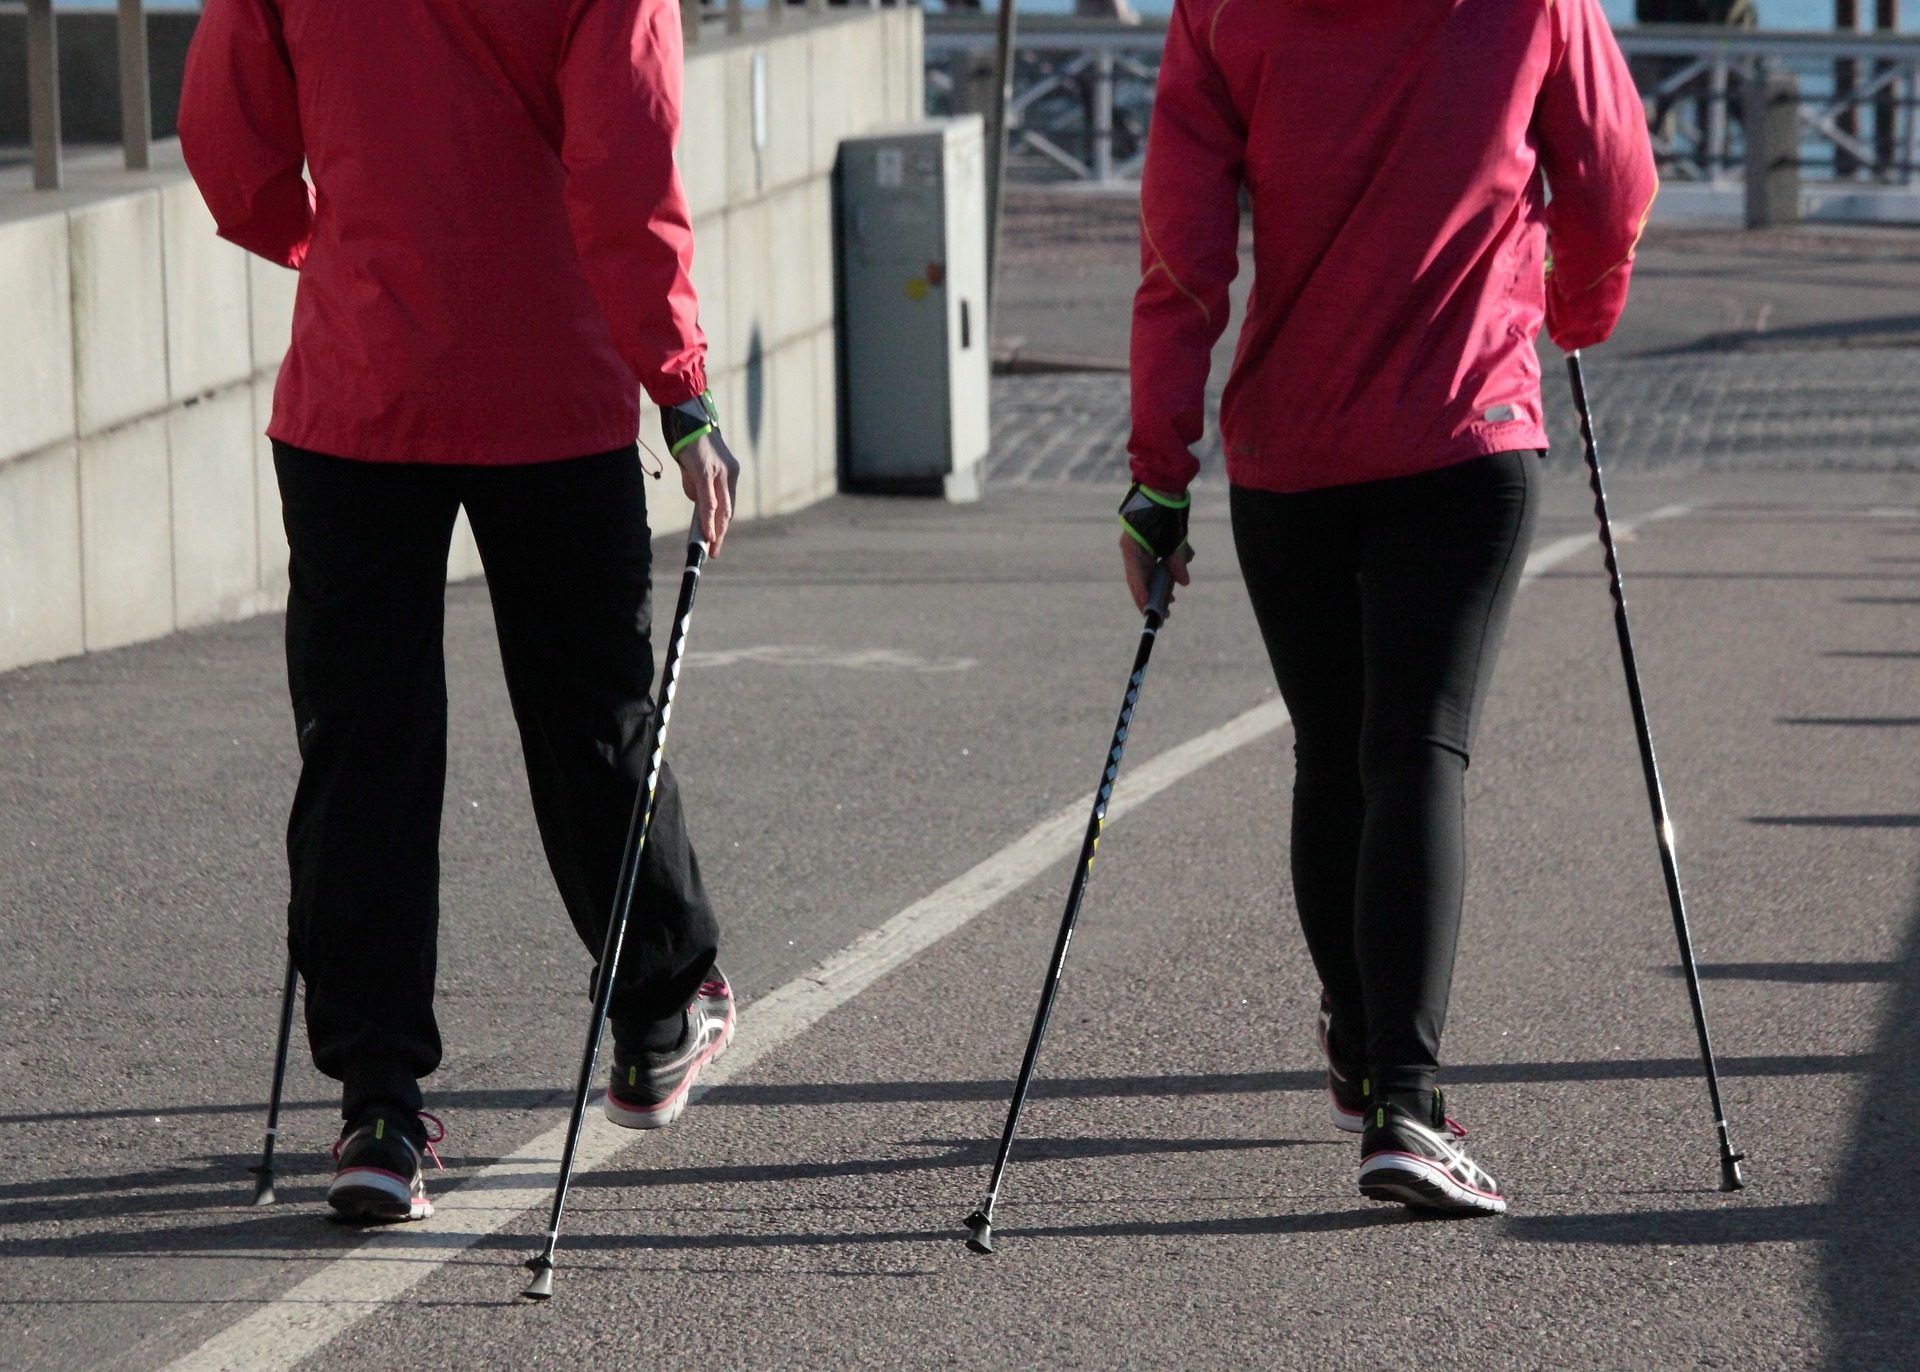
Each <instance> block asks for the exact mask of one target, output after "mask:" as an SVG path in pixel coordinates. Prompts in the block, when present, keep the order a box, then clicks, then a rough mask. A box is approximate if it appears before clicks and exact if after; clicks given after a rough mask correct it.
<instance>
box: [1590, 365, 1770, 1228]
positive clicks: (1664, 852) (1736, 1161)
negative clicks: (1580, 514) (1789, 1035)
mask: <svg viewBox="0 0 1920 1372" xmlns="http://www.w3.org/2000/svg"><path fill="white" fill-rule="evenodd" d="M1567 377H1568V379H1569V380H1570V381H1572V383H1573V405H1574V408H1575V409H1576V410H1578V411H1579V412H1580V436H1581V437H1582V438H1583V439H1584V440H1585V441H1586V448H1587V476H1588V481H1589V483H1590V484H1591V485H1592V487H1593V512H1594V514H1595V515H1596V516H1598V518H1599V520H1600V546H1601V548H1602V549H1603V550H1604V551H1605V553H1606V560H1607V578H1608V583H1609V586H1610V588H1611V589H1612V591H1613V627H1614V631H1615V633H1616V634H1618V636H1619V638H1620V665H1621V666H1622V667H1624V668H1625V669H1626V677H1627V701H1628V703H1629V704H1631V705H1632V707H1633V727H1634V731H1635V732H1636V733H1638V734H1639V736H1640V767H1641V770H1642V771H1644V772H1645V773H1646V778H1647V803H1648V804H1649V805H1650V806H1651V807H1652V809H1653V831H1654V835H1655V837H1656V838H1657V839H1658V840H1659V843H1660V872H1661V875H1662V876H1664V877H1665V878H1666V881H1667V903H1668V904H1669V905H1670V906H1672V907H1673V932H1674V935H1675V937H1677V938H1678V939H1679V941H1680V964H1681V966H1682V967H1683V968H1685V970H1686V974H1687V998H1688V999H1689V1000H1690V1001H1692V1002H1693V1027H1694V1028H1695V1029H1696V1030H1697V1031H1698V1032H1699V1035H1700V1061H1701V1063H1702V1064H1703V1065H1704V1066H1705V1067H1706V1069H1707V1095H1708V1096H1709V1097H1710V1098H1711V1099H1712V1101H1713V1123H1714V1128H1715V1129H1717V1130H1718V1131H1719V1135H1720V1189H1721V1190H1722V1191H1738V1190H1740V1188H1742V1187H1743V1186H1745V1185H1746V1184H1747V1183H1746V1179H1745V1178H1744V1177H1742V1176H1741V1175H1740V1163H1741V1161H1742V1160H1743V1159H1744V1158H1745V1157H1746V1154H1745V1153H1736V1152H1734V1151H1733V1140H1732V1138H1731V1136H1730V1135H1729V1134H1728V1132H1727V1112H1726V1109H1725V1107H1724V1106H1722V1105H1721V1104H1720V1073H1719V1071H1718V1069H1717V1068H1716V1067H1715V1066H1714V1061H1713V1039H1712V1037H1711V1036H1709V1035H1708V1033H1707V1003H1706V1001H1705V999H1703V998H1702V996H1701V994H1700V969H1699V967H1698V966H1697V965H1696V964H1695V963H1694V960H1693V935H1692V934H1691V933H1690V932H1689V931H1688V928H1687V901H1686V897H1685V896H1684V895H1682V894H1681V892H1680V867H1679V864H1678V863H1677V862H1676V861H1675V859H1674V855H1673V821H1672V820H1671V819H1669V818H1668V817H1667V797H1666V793H1665V792H1664V791H1663V790H1662V789H1661V786H1660V765H1659V763H1658V762H1656V761H1655V760H1654V756H1653V730H1652V728H1651V727H1650V726H1649V725H1648V723H1647V704H1646V701H1645V700H1644V699H1642V698H1641V695H1640V669H1639V668H1638V667H1637V666H1636V665H1635V663H1634V656H1633V631H1632V630H1631V629H1630V628H1629V627H1628V626H1627V594H1626V590H1625V588H1624V587H1623V586H1622V585H1621V583H1620V559H1619V557H1618V555H1617V554H1616V552H1615V550H1614V546H1613V526H1612V524H1611V523H1610V522H1609V521H1608V519H1607V492H1606V488H1605V486H1604V485H1603V484H1602V483H1601V480H1600V449H1599V445H1598V444H1597V443H1596V442H1595V440H1594V436H1593V411H1592V410H1591V409H1590V408H1589V407H1588V405H1587V382H1586V377H1585V376H1584V375H1583V374H1582V372H1581V370H1580V353H1579V350H1578V349H1575V350H1574V351H1573V352H1570V353H1568V354H1567Z"/></svg>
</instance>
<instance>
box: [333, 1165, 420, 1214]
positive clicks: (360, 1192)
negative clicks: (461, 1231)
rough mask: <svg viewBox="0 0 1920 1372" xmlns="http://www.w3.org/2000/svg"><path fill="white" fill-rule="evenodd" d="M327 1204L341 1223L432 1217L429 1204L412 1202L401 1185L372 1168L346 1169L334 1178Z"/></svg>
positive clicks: (409, 1189) (388, 1174) (409, 1190)
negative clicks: (341, 1220) (342, 1220)
mask: <svg viewBox="0 0 1920 1372" xmlns="http://www.w3.org/2000/svg"><path fill="white" fill-rule="evenodd" d="M327 1204H328V1205H331V1206H332V1207H333V1208H334V1210H335V1212H336V1213H337V1214H338V1216H339V1217H340V1218H341V1219H344V1220H352V1221H355V1222H356V1223H360V1224H400V1223H403V1222H405V1221H407V1220H424V1219H426V1218H427V1217H428V1216H429V1215H431V1214H432V1213H433V1202H432V1201H430V1200H428V1199H427V1198H426V1197H425V1196H421V1197H419V1198H417V1199H416V1198H415V1196H414V1194H413V1188H412V1187H410V1186H408V1185H407V1183H406V1182H405V1181H403V1180H401V1179H400V1178H399V1177H397V1176H395V1175H394V1174H393V1173H391V1172H387V1171H383V1170H381V1169H380V1168H376V1167H350V1168H348V1169H347V1170H346V1171H344V1172H342V1173H340V1174H339V1175H338V1176H336V1177H335V1178H334V1179H333V1185H332V1186H330V1187H328V1188H327Z"/></svg>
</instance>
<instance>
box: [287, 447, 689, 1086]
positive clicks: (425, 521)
mask: <svg viewBox="0 0 1920 1372" xmlns="http://www.w3.org/2000/svg"><path fill="white" fill-rule="evenodd" d="M273 457H274V469H275V471H276V472H277V474H278V476H279V482H280V497H281V503H282V507H283V509H284V512H285V519H286V529H287V542H288V544H289V545H290V548H291V551H292V562H291V578H292V587H291V591H290V593H289V596H288V600H287V679H288V683H289V686H290V687H291V691H292V696H293V714H294V721H295V727H296V729H297V731H298V739H299V747H300V785H299V789H298V791H297V792H296V794H295V796H294V802H293V812H292V816H291V818H290V819H289V820H288V823H287V856H288V860H289V865H290V867H291V874H292V899H291V902H290V905H289V911H288V913H289V919H288V948H289V951H290V952H291V954H292V957H293V961H294V964H295V966H297V967H298V968H299V971H300V975H301V978H302V979H303V980H304V981H305V982H306V986H307V1032H308V1036H309V1039H310V1041H311V1044H312V1048H313V1060H314V1063H315V1065H316V1066H318V1067H319V1069H320V1070H321V1071H322V1072H324V1073H326V1074H327V1075H328V1076H330V1077H334V1078H336V1079H337V1080H339V1081H341V1082H342V1083H344V1087H345V1091H344V1095H345V1100H344V1112H345V1114H346V1116H347V1118H348V1119H352V1118H354V1117H355V1116H356V1115H358V1114H359V1113H360V1112H361V1111H362V1110H364V1109H365V1108H366V1107H367V1106H368V1105H371V1104H376V1103H378V1104H387V1105H393V1106H397V1107H399V1108H401V1109H408V1110H413V1109H418V1108H419V1106H420V1099H421V1098H420V1087H419V1082H418V1079H419V1078H420V1077H424V1076H426V1075H427V1074H428V1073H430V1072H431V1071H433V1069H434V1068H435V1067H436V1066H437V1065H438V1064H439V1061H440V1031H439V1027H438V1025H437V1024H436V1022H435V1020H434V1014H433V982H434V967H435V962H436V952H437V937H438V925H439V875H440V855H439V844H440V810H441V801H442V796H443V792H444V790H445V773H446V755H447V688H446V670H445V659H444V655H443V651H442V631H443V628H444V622H445V601H446V566H447V551H448V547H449V545H450V543H451V540H452V534H453V525H454V517H455V515H456V514H457V512H458V511H459V509H460V507H461V506H463V505H464V506H465V507H466V510H467V518H468V521H469V522H470V523H471V525H472V527H473V533H474V539H475V541H476V542H477V543H478V544H479V548H480V555H481V559H482V561H483V562H484V564H485V567H486V573H487V589H488V592H489V594H490V595H491V597H492V601H493V616H494V623H495V626H496V628H497V629H498V632H499V636H500V655H501V660H502V663H503V665H504V666H505V669H506V678H507V689H508V693H509V695H510V696H511V698H512V702H513V712H514V717H515V719H516V720H517V722H518V724H519V728H520V741H521V747H522V749H523V751H524V753H525V756H526V762H527V779H528V783H529V786H530V788H531V791H532V797H533V809H534V815H535V817H536V819H537V821H538V824H539V828H540V837H541V841H542V843H543V845H544V847H545V848H546V854H547V861H548V864H549V865H550V866H551V868H552V870H553V876H554V880H555V881H556V882H557V883H558V885H559V888H560V896H561V899H562V901H563V902H564V903H565V905H566V908H567V913H568V914H569V916H571V918H572V920H573V926H574V928H575V929H576V930H577V931H578V932H579V935H580V937H581V939H582V941H583V942H585V944H586V945H587V948H588V950H589V952H590V953H591V954H592V955H593V956H594V957H596V958H597V957H598V956H599V953H600V949H601V946H602V937H603V935H604V932H605V929H606V921H607V918H608V914H609V910H610V907H611V904H612V898H613V889H614V884H615V880H616V877H617V874H618V870H619V865H620V856H621V851H622V847H623V844H624V842H625V838H626V831H627V825H628V821H629V819H630V817H631V814H632V811H633V802H634V797H635V795H636V794H637V792H638V790H639V787H640V785H641V784H642V782H643V780H644V777H645V772H646V760H647V752H648V750H649V748H650V747H651V743H652V721H653V715H654V709H653V703H652V701H651V699H650V697H649V692H650V689H651V686H652V683H653V652H652V648H651V645H650V644H649V641H648V634H649V631H650V628H651V623H650V614H651V610H650V604H649V574H650V572H651V564H652V552H651V548H650V545H649V541H648V537H649V536H648V530H647V516H646V495H645V491H644V489H643V486H642V481H643V477H642V475H641V471H640V466H639V461H638V455H637V453H636V450H635V449H634V448H632V447H628V448H624V449H620V450H618V451H615V452H610V453H601V454H598V455H596V456H591V457H581V458H575V459H572V460H570V461H565V462H552V463H536V464H531V465H526V466H512V467H478V466H474V467H467V466H432V465H412V464H405V465H399V464H383V463H371V462H354V461H347V460H344V459H341V458H337V457H327V456H323V455H321V454H318V453H311V452H307V451H304V450H302V449H299V448H294V447H291V446H289V445H287V444H283V443H275V444H274V452H273ZM718 941H719V930H718V925H717V924H716V922H715V920H714V916H713V910H712V907H711V905H710V904H709V903H708V900H707V896H706V893H705V891H704V889H703V888H702V885H701V881H700V866H699V863H698V861H697V860H696V859H695V857H694V853H693V847H692V845H691V844H690V843H689V842H688V839H687V831H686V822H685V819H684V817H683V815H682V811H681V805H680V796H679V791H678V788H677V787H676V785H675V783H674V778H673V773H672V772H671V771H670V770H665V769H663V770H662V772H661V776H660V781H659V785H658V788H657V791H656V799H655V812H654V818H653V828H652V831H651V833H650V835H649V837H648V840H647V849H646V855H645V859H644V863H643V865H642V868H641V872H640V881H639V890H638V896H637V899H636V901H635V906H634V918H633V922H632V924H631V925H630V926H629V929H628V934H627V940H626V946H625V949H624V951H623V952H622V954H621V963H620V975H619V980H618V983H617V985H616V987H615V992H614V997H613V1008H612V1013H613V1017H614V1019H615V1020H616V1021H617V1022H619V1021H624V1022H626V1023H629V1024H645V1023H648V1022H651V1021H656V1020H660V1019H664V1018H666V1017H668V1016H670V1015H672V1014H674V1013H675V1012H677V1011H678V1010H679V1009H680V1008H682V1007H683V1006H685V1005H686V1003H687V1002H688V1001H689V1000H691V999H692V997H693V995H694V993H695V991H696V990H697V989H698V988H699V985H700V982H701V981H702V979H704V978H705V977H706V975H707V973H708V971H709V970H710V968H711V967H712V965H713V959H714V954H715V951H716V948H717V946H718ZM616 1027H617V1026H616Z"/></svg>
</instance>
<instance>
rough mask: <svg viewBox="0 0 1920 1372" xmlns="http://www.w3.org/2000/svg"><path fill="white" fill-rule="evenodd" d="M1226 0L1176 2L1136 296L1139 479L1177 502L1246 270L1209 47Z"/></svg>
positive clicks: (1150, 150)
mask: <svg viewBox="0 0 1920 1372" xmlns="http://www.w3.org/2000/svg"><path fill="white" fill-rule="evenodd" d="M1219 3H1220V0H1179V3H1177V4H1176V5H1175V6H1174V10H1173V15H1172V17H1171V18H1170V19H1169V20H1168V22H1167V42H1166V50H1165V52H1164V54H1163V55H1162V57H1161V59H1160V78H1159V83H1158V85H1157V86H1156V88H1155V91H1154V97H1153V121H1152V123H1151V125H1150V126H1149V128H1148V131H1147V165H1146V171H1145V173H1144V174H1143V176H1142V178H1141V186H1140V271H1141V276H1140V288H1139V290H1138V291H1136V292H1135V294H1134V297H1133V339H1132V345H1131V348H1130V359H1131V372H1132V377H1133V434H1132V437H1131V438H1130V439H1129V441H1128V443H1127V452H1128V454H1129V456H1130V457H1131V460H1132V461H1131V465H1132V469H1133V478H1134V480H1136V481H1139V482H1141V483H1142V484H1144V485H1147V486H1151V487H1152V488H1153V489H1155V490H1157V491H1163V492H1166V493H1168V494H1176V495H1177V494H1178V493H1180V492H1181V491H1184V490H1186V488H1187V483H1188V482H1190V481H1192V480H1193V477H1194V474H1195V473H1196V472H1198V471H1199V470H1200V464H1199V463H1198V462H1197V461H1195V460H1194V457H1193V453H1192V451H1191V450H1192V447H1193V445H1194V444H1195V443H1197V442H1199V441H1200V436H1201V433H1202V432H1203V431H1204V429H1205V427H1206V396H1207V368H1208V365H1209V364H1210V362H1211V361H1212V355H1213V345H1214V344H1215V343H1216V342H1217V341H1219V338H1220V333H1221V331H1222V330H1223V329H1225V328H1226V325H1227V309H1228V297H1227V287H1228V286H1229V285H1230V284H1231V283H1232V281H1233V278H1234V274H1235V273H1236V272H1237V271H1238V270H1239V267H1240V182H1241V162H1242V159H1243V157H1244V155H1245V149H1246V130H1245V127H1244V126H1243V124H1242V122H1241V119H1240V116H1239V114H1238V112H1237V111H1236V110H1235V108H1234V104H1233V100H1232V97H1231V96H1230V94H1229V93H1228V91H1227V86H1226V82H1225V80H1224V78H1223V77H1222V76H1221V74H1220V69H1219V67H1218V66H1217V65H1215V63H1214V60H1213V53H1212V49H1211V45H1210V37H1211V33H1212V22H1211V19H1212V15H1213V13H1214V12H1215V11H1216V10H1217V9H1218V7H1219Z"/></svg>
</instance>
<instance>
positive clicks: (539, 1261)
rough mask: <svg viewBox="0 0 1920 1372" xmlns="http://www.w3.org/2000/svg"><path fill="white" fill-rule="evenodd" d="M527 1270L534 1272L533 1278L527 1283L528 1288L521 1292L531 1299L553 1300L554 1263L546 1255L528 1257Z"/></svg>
mask: <svg viewBox="0 0 1920 1372" xmlns="http://www.w3.org/2000/svg"><path fill="white" fill-rule="evenodd" d="M527 1270H528V1271H530V1272H532V1273H533V1280H532V1281H530V1282H528V1283H527V1289H526V1290H525V1291H522V1292H521V1293H520V1294H521V1295H523V1296H525V1297H526V1298H527V1299H528V1300H530V1301H550V1300H552V1299H553V1263H552V1262H551V1261H550V1260H549V1259H548V1258H547V1257H546V1256H545V1255H542V1256H540V1257H537V1258H528V1259H527Z"/></svg>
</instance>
